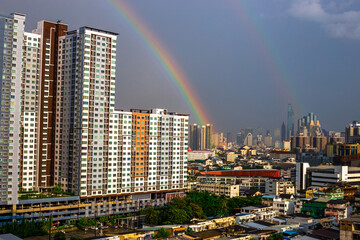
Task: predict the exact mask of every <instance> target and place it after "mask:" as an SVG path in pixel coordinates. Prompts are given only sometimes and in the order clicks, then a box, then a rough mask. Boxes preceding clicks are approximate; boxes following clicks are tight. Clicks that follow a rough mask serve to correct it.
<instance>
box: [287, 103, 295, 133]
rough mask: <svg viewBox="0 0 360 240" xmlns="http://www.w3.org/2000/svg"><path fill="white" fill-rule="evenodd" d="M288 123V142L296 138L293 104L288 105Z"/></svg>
mask: <svg viewBox="0 0 360 240" xmlns="http://www.w3.org/2000/svg"><path fill="white" fill-rule="evenodd" d="M287 120H288V122H287V129H286V130H287V131H286V134H287V135H286V137H287V139H286V140H289V139H290V138H291V137H292V136H294V111H293V108H292V106H291V104H289V105H288V119H287Z"/></svg>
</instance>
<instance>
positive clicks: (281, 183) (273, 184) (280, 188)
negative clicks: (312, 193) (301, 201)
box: [265, 179, 295, 196]
mask: <svg viewBox="0 0 360 240" xmlns="http://www.w3.org/2000/svg"><path fill="white" fill-rule="evenodd" d="M265 194H268V195H275V196H279V195H280V194H295V187H294V185H293V183H292V182H291V181H288V180H283V179H269V180H268V181H266V182H265Z"/></svg>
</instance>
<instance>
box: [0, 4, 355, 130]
mask: <svg viewBox="0 0 360 240" xmlns="http://www.w3.org/2000/svg"><path fill="white" fill-rule="evenodd" d="M115 2H116V1H115ZM305 2H307V3H308V4H305V3H301V2H299V1H290V2H283V1H269V2H267V3H266V4H261V3H260V2H259V1H239V2H237V3H236V4H234V5H232V4H233V3H231V1H226V2H225V4H222V5H221V6H220V4H219V3H217V2H215V1H208V2H207V4H206V5H205V4H203V2H202V1H199V2H198V3H191V4H184V3H183V2H180V1H178V2H173V3H165V2H163V1H154V2H151V11H150V10H149V9H150V8H149V7H148V4H149V3H147V2H144V1H131V2H129V1H125V3H126V4H127V5H128V7H129V8H130V9H132V11H133V12H134V13H135V14H136V15H137V16H141V17H140V18H141V19H142V22H146V25H147V27H148V28H149V29H150V30H151V31H152V32H153V33H154V35H156V37H157V39H159V41H160V42H161V43H162V44H163V46H164V47H166V49H167V51H168V52H169V53H171V55H172V56H173V57H174V59H175V60H176V61H177V62H178V67H179V69H181V70H182V71H183V72H184V73H185V74H186V77H187V80H188V82H189V83H190V85H191V88H192V89H193V90H194V92H195V93H196V95H197V97H198V98H199V99H200V102H202V105H203V106H204V110H205V111H206V112H207V114H208V115H209V120H210V121H209V123H211V124H214V126H215V127H216V129H217V130H218V131H222V132H233V133H235V132H237V131H239V130H240V128H244V127H252V128H256V127H258V126H262V127H263V128H264V129H274V128H278V127H280V126H281V123H282V121H285V120H286V108H287V105H288V104H289V103H290V104H292V105H293V108H294V113H295V121H297V120H298V119H299V117H301V116H303V115H306V114H307V113H309V112H314V113H315V114H316V115H318V116H319V118H320V119H322V125H323V127H324V128H326V129H328V130H336V131H343V130H344V127H345V126H346V125H347V124H348V123H349V122H352V121H353V120H358V119H359V118H360V117H359V113H357V112H356V111H352V110H351V109H358V107H359V106H358V104H359V103H358V101H356V89H357V88H358V86H359V84H360V83H359V81H358V79H357V78H358V76H359V74H360V73H359V70H358V69H357V67H356V61H357V55H358V54H357V53H358V52H360V47H359V40H358V36H357V35H355V33H352V32H351V31H352V29H351V27H349V26H351V23H354V24H356V22H351V20H346V19H344V17H342V18H341V16H343V15H344V14H345V13H347V12H349V11H350V10H353V11H354V12H355V13H356V14H358V9H359V6H358V4H356V3H353V4H349V5H345V4H343V5H341V6H339V7H338V8H337V10H334V8H335V7H334V6H333V7H332V8H331V6H330V5H328V4H326V3H325V2H323V1H305ZM69 4H70V2H67V1H63V2H61V4H60V3H56V2H50V3H48V2H46V4H45V3H44V2H42V1H37V2H31V3H30V2H26V1H11V2H6V4H5V1H4V3H3V4H2V5H3V6H4V7H3V9H2V11H1V13H2V14H7V13H9V12H22V13H25V14H28V15H29V16H32V17H31V18H30V19H29V20H28V22H27V24H26V30H27V31H29V30H31V29H34V28H36V22H37V21H39V20H42V19H48V20H51V21H55V22H56V21H57V20H59V19H61V20H62V22H64V23H70V22H71V28H70V29H69V30H73V29H77V28H79V27H81V26H84V25H89V26H91V27H98V28H101V29H107V30H109V31H114V32H119V33H120V36H119V41H120V42H121V45H120V46H121V47H120V48H119V49H118V51H119V52H120V53H121V54H118V57H117V62H118V64H117V72H118V73H119V74H118V76H117V78H116V89H117V91H116V97H117V98H116V99H117V101H116V104H115V105H116V107H117V108H121V109H130V108H145V109H148V108H155V107H159V108H168V109H172V110H174V111H176V112H180V113H184V112H186V113H191V122H194V113H193V112H192V111H191V109H190V108H189V106H188V105H187V104H186V101H185V100H184V97H183V96H181V93H179V90H178V89H177V87H175V85H174V84H173V83H172V82H171V81H170V80H169V77H168V75H167V73H166V72H164V71H163V69H162V68H161V67H160V66H159V64H158V63H157V62H156V60H154V58H153V56H152V55H151V53H149V51H148V49H147V48H146V47H145V46H144V43H143V41H142V40H141V39H139V36H137V35H136V34H135V33H134V29H133V28H132V27H131V26H130V25H129V24H128V23H127V22H126V21H125V20H124V19H123V17H122V16H121V14H119V12H118V10H116V9H114V7H113V5H112V4H111V2H109V1H107V2H106V3H105V4H102V5H99V4H96V2H95V1H87V2H86V6H84V2H82V1H77V2H76V3H71V4H72V5H73V6H72V8H71V9H69V8H68V6H69ZM262 5H263V6H262ZM232 7H233V8H232ZM59 9H60V10H61V9H64V11H59ZM65 9H66V10H65ZM78 9H84V11H85V10H86V11H87V12H88V13H89V15H96V16H98V17H96V18H87V17H84V16H79V15H78V14H77V11H78ZM311 9H315V10H318V11H317V12H320V15H321V16H320V17H319V18H317V16H315V15H306V14H304V12H306V10H311ZM179 10H180V11H179ZM241 11H243V12H241ZM177 12H179V13H177ZM309 12H310V11H309ZM314 14H315V13H314ZM210 15H211V16H212V18H207V17H208V16H210ZM324 15H325V16H326V17H324ZM336 16H340V17H339V19H340V20H336V21H340V22H339V24H343V25H344V26H345V27H344V31H347V32H342V33H341V34H340V33H339V34H337V35H336V34H335V33H336V31H335V30H336V29H334V26H333V25H334V24H331V22H330V23H328V22H326V21H327V20H326V19H328V18H334V17H336ZM242 17H244V18H243V19H242V20H241V18H242ZM321 17H323V18H324V19H323V20H317V19H321ZM204 19H207V20H206V21H204ZM284 20H286V21H284ZM208 21H209V22H208ZM247 21H248V22H247ZM329 21H330V20H329ZM334 21H335V20H334ZM354 21H355V20H354ZM256 27H257V28H256ZM265 29H266V30H265ZM254 31H255V33H254ZM259 36H260V37H259ZM299 36H301V37H302V38H303V39H302V40H299ZM252 40H254V41H252ZM255 40H256V41H255ZM253 42H254V43H253ZM261 42H262V43H263V45H261V44H260V43H261ZM258 44H260V45H258ZM259 47H262V48H264V49H261V48H260V50H259ZM257 49H258V50H257ZM299 49H302V51H299ZM304 49H305V50H304ZM270 50H271V51H272V53H273V55H271V54H269V52H271V51H270ZM264 54H265V55H264ZM274 56H277V60H275V59H276V58H275V57H274ZM267 61H269V62H267ZM285 62H286V66H285V67H279V66H281V64H284V63H285ZM272 67H274V69H275V75H274V74H273V73H272V71H273V70H274V69H272ZM139 69H141V70H139ZM259 69H260V71H259ZM282 70H284V71H282ZM285 70H286V71H287V72H289V75H288V77H285V78H283V79H282V81H283V82H281V81H280V82H279V79H277V77H276V73H277V74H279V73H284V72H285ZM274 76H275V77H274ZM344 76H345V77H344ZM237 79H241V80H240V81H239V80H237ZM286 85H287V86H286ZM138 86H143V87H142V88H139V87H138ZM347 86H352V87H351V88H349V87H347ZM244 89H246V91H245V90H244ZM291 89H292V90H291ZM294 89H295V90H294ZM344 91H346V92H347V94H344V95H342V97H341V98H339V97H337V96H338V95H339V93H342V92H344ZM135 92H139V93H140V94H139V95H141V98H139V97H136V96H138V95H137V94H134V93H135ZM332 99H336V100H332ZM349 102H351V103H352V104H353V106H352V107H351V108H344V107H341V106H344V105H345V104H347V103H349ZM234 109H236V110H235V111H234ZM225 116H227V117H225ZM337 116H342V119H339V117H337Z"/></svg>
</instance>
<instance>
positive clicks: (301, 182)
mask: <svg viewBox="0 0 360 240" xmlns="http://www.w3.org/2000/svg"><path fill="white" fill-rule="evenodd" d="M300 164H301V163H297V164H296V186H299V188H301V189H302V190H304V189H306V188H307V187H310V186H319V187H321V186H327V185H331V184H336V183H338V182H344V183H347V184H350V185H360V168H359V167H348V166H332V165H320V166H317V167H309V164H308V163H302V165H301V166H300Z"/></svg>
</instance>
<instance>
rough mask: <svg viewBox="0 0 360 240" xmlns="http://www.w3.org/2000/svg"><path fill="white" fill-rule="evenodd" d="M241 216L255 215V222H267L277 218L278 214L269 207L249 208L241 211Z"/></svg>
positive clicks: (243, 208)
mask: <svg viewBox="0 0 360 240" xmlns="http://www.w3.org/2000/svg"><path fill="white" fill-rule="evenodd" d="M240 213H241V214H255V215H256V217H255V220H256V221H259V220H267V219H270V218H274V217H276V216H277V215H276V212H275V211H274V210H273V208H272V207H268V206H248V207H242V208H241V209H240Z"/></svg>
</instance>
